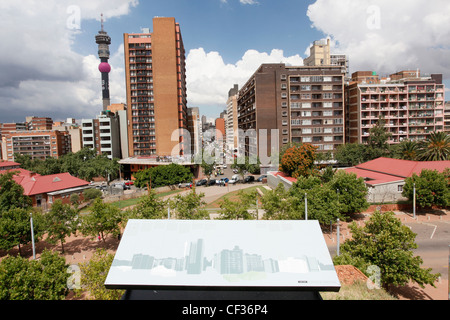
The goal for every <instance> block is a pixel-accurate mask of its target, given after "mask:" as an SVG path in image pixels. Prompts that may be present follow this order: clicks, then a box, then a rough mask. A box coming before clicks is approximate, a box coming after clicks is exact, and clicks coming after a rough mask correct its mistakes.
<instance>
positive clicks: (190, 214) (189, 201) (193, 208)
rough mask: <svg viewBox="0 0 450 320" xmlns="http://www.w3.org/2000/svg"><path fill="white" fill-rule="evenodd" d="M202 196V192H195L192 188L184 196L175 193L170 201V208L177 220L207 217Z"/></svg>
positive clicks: (203, 195)
mask: <svg viewBox="0 0 450 320" xmlns="http://www.w3.org/2000/svg"><path fill="white" fill-rule="evenodd" d="M204 197H205V194H204V193H196V192H194V191H193V190H192V191H191V192H189V193H188V194H186V195H184V196H182V195H177V196H175V198H173V199H172V200H171V201H170V209H171V210H173V211H175V215H176V218H177V219H179V220H204V219H209V213H208V211H207V210H206V209H205V208H204V206H205V204H206V202H205V201H204V200H203V198H204Z"/></svg>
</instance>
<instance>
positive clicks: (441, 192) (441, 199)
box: [402, 170, 450, 208]
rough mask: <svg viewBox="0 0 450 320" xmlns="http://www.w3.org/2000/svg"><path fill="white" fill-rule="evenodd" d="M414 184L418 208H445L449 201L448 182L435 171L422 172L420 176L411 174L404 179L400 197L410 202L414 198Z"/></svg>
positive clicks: (441, 174)
mask: <svg viewBox="0 0 450 320" xmlns="http://www.w3.org/2000/svg"><path fill="white" fill-rule="evenodd" d="M414 184H415V186H416V203H417V205H418V206H419V208H431V207H433V206H439V207H445V206H447V205H448V203H449V202H448V201H449V200H450V199H449V197H450V191H449V188H448V180H447V178H446V176H445V175H444V174H443V173H439V172H438V171H437V170H422V172H421V173H420V175H419V176H418V175H417V174H415V173H414V174H413V175H412V176H411V177H409V178H406V179H405V185H404V186H403V192H402V195H403V196H404V197H407V198H408V199H409V200H410V201H413V198H414Z"/></svg>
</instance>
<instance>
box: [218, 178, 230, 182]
mask: <svg viewBox="0 0 450 320" xmlns="http://www.w3.org/2000/svg"><path fill="white" fill-rule="evenodd" d="M220 181H223V182H224V183H227V182H228V181H230V179H228V178H222V179H220Z"/></svg>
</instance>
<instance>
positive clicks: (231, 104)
mask: <svg viewBox="0 0 450 320" xmlns="http://www.w3.org/2000/svg"><path fill="white" fill-rule="evenodd" d="M238 93H239V86H238V85H237V84H236V85H234V87H233V88H232V89H230V91H229V92H228V100H227V110H226V118H227V121H226V124H227V127H226V144H227V149H228V150H229V151H230V152H232V153H234V150H236V149H237V148H238V143H239V126H238V116H237V115H238V112H237V97H238Z"/></svg>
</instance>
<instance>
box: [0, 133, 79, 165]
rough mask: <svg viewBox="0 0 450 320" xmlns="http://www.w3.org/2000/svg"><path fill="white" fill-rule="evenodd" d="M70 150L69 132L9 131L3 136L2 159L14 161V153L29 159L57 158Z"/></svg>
mask: <svg viewBox="0 0 450 320" xmlns="http://www.w3.org/2000/svg"><path fill="white" fill-rule="evenodd" d="M71 151H72V147H71V139H70V134H69V133H68V132H66V131H56V130H29V131H11V132H9V133H8V134H7V135H5V136H4V137H3V142H2V152H3V159H4V160H6V161H14V159H15V158H14V156H15V154H20V155H28V156H30V157H31V159H33V160H34V159H40V160H45V159H47V158H59V157H60V156H62V155H65V154H68V153H70V152H71Z"/></svg>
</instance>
